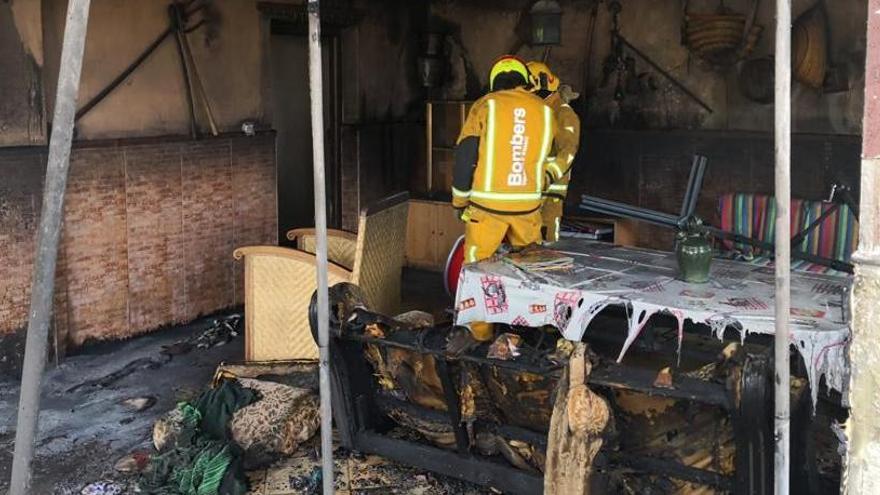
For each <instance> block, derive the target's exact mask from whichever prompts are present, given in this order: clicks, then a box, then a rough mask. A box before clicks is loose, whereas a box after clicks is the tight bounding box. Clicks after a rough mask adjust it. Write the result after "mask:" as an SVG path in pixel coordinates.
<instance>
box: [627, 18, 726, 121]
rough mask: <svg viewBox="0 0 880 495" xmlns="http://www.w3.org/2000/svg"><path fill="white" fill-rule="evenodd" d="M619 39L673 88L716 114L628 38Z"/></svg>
mask: <svg viewBox="0 0 880 495" xmlns="http://www.w3.org/2000/svg"><path fill="white" fill-rule="evenodd" d="M617 39H618V40H620V41H621V42H622V43H623V44H624V45H626V47H627V48H629V49H630V50H632V51H633V52H634V53H635V54H636V55H638V56H639V58H641V59H642V60H644V61H645V62H646V63H647V64H648V65H650V66H651V67H653V68H654V70H656V71H657V72H659V73H660V75H662V76H663V77H665V78H666V80H667V81H669V82H671V83H672V85H673V86H675V87H676V88H678V89H679V90H680V91H681V92H682V93H684V94H686V95H687V96H689V97H690V99H692V100H694V102H696V103H697V105H700V106H701V107H703V109H704V110H706V111H707V112H709V113H714V112H715V111H714V110H712V107H710V106H709V105H708V104H707V103H706V102H704V101H703V100H702V99H700V97H699V96H697V94H696V93H694V92H693V91H691V90H689V89H688V88H687V86H685V85H684V84H682V83H681V82H679V81H678V79H676V78H675V77H673V76H672V74H670V73H669V72H667V71H666V70H665V69H663V68H662V67H660V66H659V65H657V64H655V63H654V61H653V60H651V59H650V58H649V57H648V56H647V55H645V54H644V53H642V51H641V50H639V49H638V48H636V47H635V46H633V44H632V43H630V42H629V41H627V40H626V38H624V37H623V36H621V35H619V34H618V35H617Z"/></svg>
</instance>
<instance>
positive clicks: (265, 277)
mask: <svg viewBox="0 0 880 495" xmlns="http://www.w3.org/2000/svg"><path fill="white" fill-rule="evenodd" d="M233 256H234V257H235V259H241V258H242V257H244V283H245V303H244V304H245V359H246V360H248V361H276V360H287V359H317V358H318V347H317V345H316V344H315V341H314V338H313V337H312V333H311V329H310V327H309V303H310V302H311V298H312V293H313V292H314V291H315V289H316V286H317V280H316V277H315V257H314V256H313V255H311V254H308V253H304V252H301V251H297V250H295V249H288V248H283V247H278V246H248V247H241V248H238V249H236V250H235V251H234V252H233ZM327 277H328V281H329V285H330V286H333V285H334V284H336V283H339V282H347V281H348V280H349V277H350V274H349V272H348V271H347V270H345V269H344V268H342V267H340V266H337V265H334V264H332V263H330V265H329V268H328V272H327Z"/></svg>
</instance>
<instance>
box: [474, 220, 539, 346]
mask: <svg viewBox="0 0 880 495" xmlns="http://www.w3.org/2000/svg"><path fill="white" fill-rule="evenodd" d="M462 218H463V219H465V229H464V260H465V262H467V263H473V262H475V261H480V260H483V259H486V258H488V257H490V256H492V255H493V254H495V251H496V250H497V249H498V247H499V246H501V243H502V242H503V241H504V238H505V237H507V240H508V242H509V243H510V244H511V245H512V246H513V247H525V246H528V245H529V244H538V243H540V242H541V213H540V211H534V212H532V213H526V214H524V215H501V214H497V213H490V212H488V211H485V210H481V209H479V208H476V207H473V206H468V207H467V209H466V210H465V213H464V215H463V217H462ZM468 327H469V328H470V330H471V334H473V336H474V339H476V340H478V341H480V342H485V341H488V340H491V339H492V337H493V331H492V324H490V323H486V322H473V323H470V324H469V325H468Z"/></svg>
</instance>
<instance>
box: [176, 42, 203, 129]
mask: <svg viewBox="0 0 880 495" xmlns="http://www.w3.org/2000/svg"><path fill="white" fill-rule="evenodd" d="M174 44H175V46H177V55H178V56H180V68H181V70H182V71H183V82H184V84H186V107H187V109H188V110H189V133H190V136H191V137H192V138H193V139H198V137H199V131H198V127H197V126H196V103H195V97H194V96H193V82H192V76H191V75H190V71H189V67H187V64H188V61H187V59H186V54H184V52H183V39H182V36H181V34H180V31H176V32H175V33H174Z"/></svg>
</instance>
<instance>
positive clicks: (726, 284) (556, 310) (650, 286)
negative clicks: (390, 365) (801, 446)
mask: <svg viewBox="0 0 880 495" xmlns="http://www.w3.org/2000/svg"><path fill="white" fill-rule="evenodd" d="M677 276H678V268H677V263H676V260H675V255H674V254H673V253H667V252H660V251H652V250H645V249H636V248H624V247H620V246H614V245H612V244H607V243H602V242H595V241H587V240H580V239H571V240H563V241H560V242H558V243H556V244H554V245H552V248H533V249H530V250H527V251H524V252H521V253H518V254H513V255H504V256H497V257H495V258H492V259H489V260H485V261H482V262H479V263H474V264H469V265H466V266H465V267H464V269H463V270H462V274H461V278H460V280H459V285H458V292H457V294H456V324H458V325H464V324H467V323H470V322H476V321H487V322H493V323H507V324H511V325H519V326H532V327H538V326H543V325H552V326H554V327H556V328H558V329H559V330H560V331H561V332H562V335H563V336H564V337H565V338H567V339H570V340H580V339H581V337H582V336H583V333H584V331H585V330H586V329H587V326H588V325H589V323H590V321H591V320H592V319H593V317H595V316H596V314H598V313H599V312H600V311H601V310H602V309H604V308H605V307H607V306H609V305H618V306H623V307H626V308H627V309H628V314H629V321H628V332H627V338H626V343H625V344H624V346H623V348H622V349H621V350H620V355H619V356H618V360H622V359H623V357H624V355H625V354H626V351H627V349H628V348H629V347H630V345H631V344H632V343H633V342H634V341H635V340H636V338H637V337H638V335H639V333H640V332H641V330H642V328H644V326H645V323H647V321H648V319H649V318H650V317H651V316H652V315H654V314H656V313H661V312H662V313H667V314H670V315H672V316H674V317H675V318H676V319H677V320H678V326H679V339H680V338H681V334H682V331H683V323H684V320H686V319H687V320H691V321H693V322H694V323H705V324H707V325H709V326H710V327H711V328H712V329H713V330H714V331H715V333H716V335H717V336H718V337H719V338H720V337H721V336H722V334H723V332H724V330H725V328H728V327H732V328H735V329H737V330H739V331H740V332H741V336H742V338H743V339H745V338H746V336H747V335H748V334H749V333H763V334H773V333H774V316H773V315H774V298H775V285H774V273H773V268H772V267H756V266H752V265H749V264H748V263H745V262H739V261H730V260H721V259H716V260H713V263H712V270H711V277H710V281H709V282H708V283H705V284H690V283H687V282H684V281H682V280H679V279H678V278H677ZM851 284H852V280H851V277H849V276H844V275H827V274H814V273H806V272H792V276H791V334H792V343H793V344H794V345H795V347H796V348H797V350H798V351H799V352H800V354H801V356H802V357H803V359H804V362H805V364H806V367H807V370H808V373H809V379H810V384H811V385H812V390H813V397H814V399H815V397H816V393H817V392H816V391H817V390H818V385H819V380H820V379H821V378H822V377H823V376H824V377H825V379H826V383H827V385H828V386H829V387H830V388H833V389H836V390H839V391H841V392H843V391H844V387H845V386H846V383H847V381H848V377H847V375H848V366H847V359H846V344H847V343H848V342H849V336H850V329H849V314H848V312H849V311H848V301H849V297H848V295H849V292H850V289H851Z"/></svg>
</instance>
